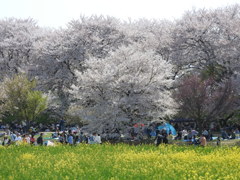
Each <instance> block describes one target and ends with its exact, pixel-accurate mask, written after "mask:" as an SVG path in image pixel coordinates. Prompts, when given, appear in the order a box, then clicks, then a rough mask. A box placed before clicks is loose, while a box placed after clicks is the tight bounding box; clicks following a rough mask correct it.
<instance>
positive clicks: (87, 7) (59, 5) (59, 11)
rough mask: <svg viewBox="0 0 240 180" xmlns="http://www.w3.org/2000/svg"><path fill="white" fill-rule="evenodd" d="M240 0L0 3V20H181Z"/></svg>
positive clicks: (52, 23) (46, 23) (54, 23)
mask: <svg viewBox="0 0 240 180" xmlns="http://www.w3.org/2000/svg"><path fill="white" fill-rule="evenodd" d="M236 3H238V4H240V0H0V19H3V18H10V17H16V18H33V19H34V20H36V21H37V23H38V25H40V26H42V27H53V28H58V27H65V26H66V24H67V23H68V22H70V21H71V20H73V19H78V18H79V17H80V16H81V15H85V16H91V15H105V16H113V17H116V18H118V19H121V20H128V19H131V20H136V19H140V18H147V19H168V20H173V19H178V18H180V17H181V16H182V15H183V13H184V12H185V11H187V10H191V9H192V8H195V9H199V8H205V9H212V8H219V7H224V6H227V5H232V4H236Z"/></svg>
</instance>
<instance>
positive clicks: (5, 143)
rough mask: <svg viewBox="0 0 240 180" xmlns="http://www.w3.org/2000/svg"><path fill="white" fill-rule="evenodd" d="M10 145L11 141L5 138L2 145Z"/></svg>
mask: <svg viewBox="0 0 240 180" xmlns="http://www.w3.org/2000/svg"><path fill="white" fill-rule="evenodd" d="M10 144H11V139H8V137H7V136H4V138H3V142H2V145H3V146H8V145H10Z"/></svg>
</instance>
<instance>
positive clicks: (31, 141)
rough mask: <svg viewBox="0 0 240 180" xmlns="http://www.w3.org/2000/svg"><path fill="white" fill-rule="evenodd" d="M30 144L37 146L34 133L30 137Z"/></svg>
mask: <svg viewBox="0 0 240 180" xmlns="http://www.w3.org/2000/svg"><path fill="white" fill-rule="evenodd" d="M30 144H31V145H34V144H35V138H34V133H32V134H31V137H30Z"/></svg>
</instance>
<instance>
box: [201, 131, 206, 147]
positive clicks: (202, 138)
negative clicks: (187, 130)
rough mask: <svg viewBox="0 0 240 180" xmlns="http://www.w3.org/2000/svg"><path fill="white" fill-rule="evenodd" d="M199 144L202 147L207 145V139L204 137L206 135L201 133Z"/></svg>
mask: <svg viewBox="0 0 240 180" xmlns="http://www.w3.org/2000/svg"><path fill="white" fill-rule="evenodd" d="M200 145H201V146H202V147H205V146H206V145H207V139H206V137H205V136H204V135H203V134H202V135H201V137H200Z"/></svg>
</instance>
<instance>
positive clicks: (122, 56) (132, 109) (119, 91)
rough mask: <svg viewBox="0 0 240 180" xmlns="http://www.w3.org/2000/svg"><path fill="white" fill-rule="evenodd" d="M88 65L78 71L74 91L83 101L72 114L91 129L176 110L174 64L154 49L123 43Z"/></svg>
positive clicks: (158, 116) (89, 61)
mask: <svg viewBox="0 0 240 180" xmlns="http://www.w3.org/2000/svg"><path fill="white" fill-rule="evenodd" d="M84 67H85V68H86V71H85V72H79V71H76V76H77V77H78V84H77V85H76V86H73V87H72V90H71V92H72V93H73V94H74V95H75V97H76V98H77V99H78V102H79V103H80V104H78V108H77V110H76V109H75V110H76V111H77V112H76V111H75V112H74V111H72V113H78V114H79V115H80V116H82V119H83V120H85V121H86V122H87V123H89V126H90V127H91V128H93V129H94V128H99V127H101V128H103V127H104V126H106V125H112V127H121V126H123V125H124V124H128V125H133V124H134V123H136V122H146V121H147V120H151V119H156V118H160V117H161V118H165V117H166V116H171V115H173V114H174V113H175V109H176V103H175V102H174V100H173V98H172V97H171V91H170V88H171V87H172V80H171V76H172V73H171V70H172V65H171V64H169V63H167V62H166V61H165V60H162V59H161V58H160V56H158V55H156V54H155V52H154V51H149V50H145V49H144V48H143V47H142V46H139V45H138V44H134V45H131V46H123V47H121V48H119V49H118V50H117V51H116V52H111V54H110V56H108V57H106V58H104V59H96V58H92V59H90V60H87V61H86V62H85V66H84ZM73 109H74V108H73Z"/></svg>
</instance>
